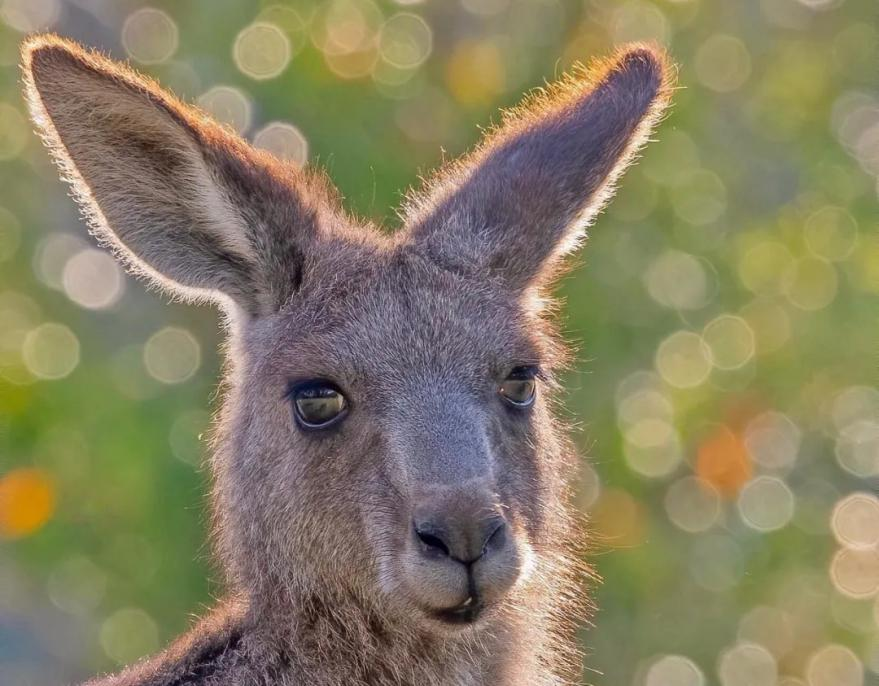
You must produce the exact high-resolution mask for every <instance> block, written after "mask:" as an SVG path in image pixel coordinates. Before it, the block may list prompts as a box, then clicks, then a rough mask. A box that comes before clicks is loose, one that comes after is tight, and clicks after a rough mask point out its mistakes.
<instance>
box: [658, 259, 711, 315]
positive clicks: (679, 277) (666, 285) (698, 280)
mask: <svg viewBox="0 0 879 686" xmlns="http://www.w3.org/2000/svg"><path fill="white" fill-rule="evenodd" d="M644 280H645V284H646V286H647V292H648V293H649V294H650V297H651V298H653V299H654V300H655V301H656V302H658V303H659V304H660V305H662V306H664V307H668V308H670V309H675V310H695V309H698V308H700V307H703V306H704V305H705V304H706V303H707V302H708V276H707V275H706V273H705V267H703V266H702V263H701V262H700V261H699V259H698V258H696V257H694V256H693V255H689V254H687V253H685V252H680V251H679V250H669V251H666V252H664V253H662V254H661V255H660V256H659V257H657V258H656V259H655V260H654V261H653V262H652V263H651V264H650V266H649V267H648V269H647V272H646V274H645V277H644Z"/></svg>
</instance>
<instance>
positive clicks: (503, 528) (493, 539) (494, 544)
mask: <svg viewBox="0 0 879 686" xmlns="http://www.w3.org/2000/svg"><path fill="white" fill-rule="evenodd" d="M506 536H507V523H506V522H505V521H504V520H503V519H501V520H499V521H498V522H497V524H496V525H495V527H494V529H492V530H491V533H490V534H489V535H488V538H486V539H485V545H483V546H482V556H485V555H487V554H488V551H489V550H490V549H492V548H501V547H503V544H504V541H505V540H506Z"/></svg>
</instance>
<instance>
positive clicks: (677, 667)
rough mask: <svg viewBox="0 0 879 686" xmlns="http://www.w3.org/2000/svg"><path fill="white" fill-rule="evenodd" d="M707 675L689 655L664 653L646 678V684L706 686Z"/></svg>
mask: <svg viewBox="0 0 879 686" xmlns="http://www.w3.org/2000/svg"><path fill="white" fill-rule="evenodd" d="M704 684H705V675H704V674H703V673H702V670H701V669H699V667H698V666H697V665H696V663H695V662H693V661H692V660H691V659H689V658H687V657H683V656H681V655H663V656H662V657H661V658H659V659H658V660H656V661H655V662H654V663H653V664H652V665H650V669H648V670H647V676H646V677H645V679H644V686H704Z"/></svg>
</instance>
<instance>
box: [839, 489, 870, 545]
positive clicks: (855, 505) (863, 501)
mask: <svg viewBox="0 0 879 686" xmlns="http://www.w3.org/2000/svg"><path fill="white" fill-rule="evenodd" d="M830 528H831V530H832V531H833V535H834V536H836V540H837V541H839V542H840V544H842V545H844V546H846V547H848V548H861V549H863V548H872V547H874V546H877V545H879V497H877V496H876V495H874V494H873V493H851V494H849V495H847V496H846V497H845V498H843V499H842V500H840V501H839V502H838V503H836V506H835V507H834V508H833V514H832V515H831V521H830Z"/></svg>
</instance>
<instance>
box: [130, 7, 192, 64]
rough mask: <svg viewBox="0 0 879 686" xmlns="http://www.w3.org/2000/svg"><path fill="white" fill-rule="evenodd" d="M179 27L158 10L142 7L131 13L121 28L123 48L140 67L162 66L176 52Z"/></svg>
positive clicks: (165, 13) (166, 14)
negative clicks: (143, 65)
mask: <svg viewBox="0 0 879 686" xmlns="http://www.w3.org/2000/svg"><path fill="white" fill-rule="evenodd" d="M178 44H179V32H178V30H177V24H176V23H174V20H173V19H172V18H171V17H170V16H169V15H168V13H167V12H163V11H162V10H160V9H156V8H155V7H141V8H140V9H138V10H135V11H134V12H132V13H131V14H130V15H129V16H128V17H127V18H126V19H125V23H124V24H123V25H122V46H123V47H124V48H125V52H127V53H128V54H129V55H130V56H131V57H132V58H133V59H135V60H137V61H138V62H140V63H141V64H160V63H162V62H165V61H167V60H169V59H171V57H173V55H174V53H175V52H177V46H178Z"/></svg>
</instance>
